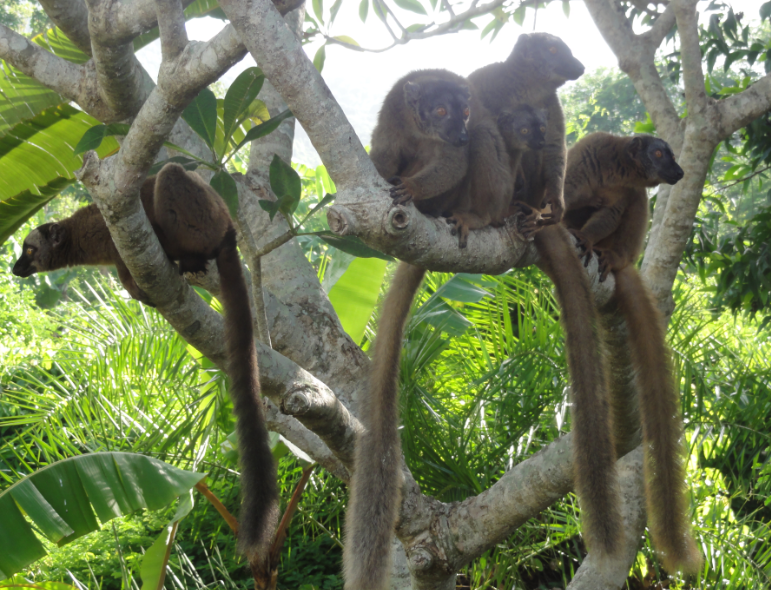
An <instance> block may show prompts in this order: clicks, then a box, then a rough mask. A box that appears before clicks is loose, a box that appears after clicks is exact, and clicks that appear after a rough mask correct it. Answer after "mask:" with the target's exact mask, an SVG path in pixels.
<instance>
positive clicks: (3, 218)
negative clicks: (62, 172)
mask: <svg viewBox="0 0 771 590" xmlns="http://www.w3.org/2000/svg"><path fill="white" fill-rule="evenodd" d="M74 182H75V179H74V178H61V177H57V178H55V179H54V180H52V181H51V182H50V183H49V184H47V185H45V186H39V187H36V189H37V192H35V193H33V192H32V191H29V190H26V191H23V192H21V193H19V194H18V195H15V196H13V197H11V198H10V199H6V200H5V201H2V202H0V244H2V243H3V242H5V241H6V240H7V239H8V238H10V237H11V236H12V235H13V234H14V233H15V232H16V230H17V229H19V228H20V227H21V226H22V225H23V224H24V222H25V221H27V219H29V218H30V217H32V216H33V215H34V214H35V213H37V212H38V211H40V209H41V208H42V207H43V205H45V204H46V203H48V201H50V200H51V199H53V198H54V197H55V196H56V195H58V194H59V193H60V192H62V191H63V190H64V189H65V188H67V187H68V186H70V185H71V184H73V183H74Z"/></svg>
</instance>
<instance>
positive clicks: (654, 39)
mask: <svg viewBox="0 0 771 590" xmlns="http://www.w3.org/2000/svg"><path fill="white" fill-rule="evenodd" d="M675 20H676V19H675V11H674V9H673V8H672V4H671V3H670V4H668V5H667V7H666V8H665V9H664V12H662V13H661V14H660V15H659V17H658V18H657V19H656V21H655V22H654V23H653V25H651V28H650V29H648V30H647V31H645V32H644V33H642V34H640V39H641V40H642V41H643V42H645V44H646V45H648V46H650V47H658V46H659V45H661V44H662V43H663V42H664V39H666V38H667V35H668V34H669V32H670V31H671V30H672V27H673V26H675Z"/></svg>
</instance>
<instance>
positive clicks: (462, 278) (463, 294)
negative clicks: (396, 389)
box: [436, 273, 493, 303]
mask: <svg viewBox="0 0 771 590" xmlns="http://www.w3.org/2000/svg"><path fill="white" fill-rule="evenodd" d="M472 277H474V275H467V274H465V273H459V274H456V275H455V276H454V277H452V278H451V279H450V280H449V281H447V282H446V283H445V284H444V285H442V286H441V287H439V288H438V289H437V290H436V295H437V296H438V297H441V298H443V299H449V300H451V301H460V302H462V303H479V302H480V301H482V299H484V298H485V297H492V296H493V294H492V293H490V292H489V291H486V290H485V289H483V288H481V287H479V286H478V285H475V284H474V283H472V282H470V281H469V278H472Z"/></svg>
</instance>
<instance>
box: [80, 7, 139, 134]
mask: <svg viewBox="0 0 771 590" xmlns="http://www.w3.org/2000/svg"><path fill="white" fill-rule="evenodd" d="M111 4H113V2H112V1H111V0H86V5H87V6H88V12H89V15H98V14H99V13H100V12H102V11H104V10H105V9H106V8H107V7H109V6H110V5H111ZM97 27H98V25H97V24H96V21H95V20H91V19H90V18H89V23H88V28H89V33H90V34H91V49H92V57H93V61H94V65H95V66H96V78H97V81H98V83H99V91H100V93H101V96H102V98H103V99H104V102H105V103H106V104H107V105H108V106H109V108H110V109H111V110H112V111H114V112H115V115H116V117H117V119H118V120H122V119H126V118H129V117H133V116H134V115H135V114H136V113H137V112H138V111H139V108H140V107H141V106H142V103H143V102H144V101H145V98H146V97H147V95H146V94H145V92H144V86H143V85H142V84H141V80H142V73H143V70H142V66H141V65H140V64H139V61H138V60H137V58H136V56H135V55H134V46H133V45H132V44H131V42H128V43H124V44H123V45H117V44H110V45H102V44H101V43H99V32H100V30H99V29H98V28H97Z"/></svg>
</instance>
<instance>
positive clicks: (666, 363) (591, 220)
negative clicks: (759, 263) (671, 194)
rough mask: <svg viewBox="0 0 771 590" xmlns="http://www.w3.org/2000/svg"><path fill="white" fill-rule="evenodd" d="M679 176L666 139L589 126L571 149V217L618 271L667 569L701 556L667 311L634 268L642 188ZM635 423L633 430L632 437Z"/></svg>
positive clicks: (692, 567)
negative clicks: (597, 130) (669, 347)
mask: <svg viewBox="0 0 771 590" xmlns="http://www.w3.org/2000/svg"><path fill="white" fill-rule="evenodd" d="M682 176H683V171H682V169H681V168H680V166H678V165H677V163H676V162H675V160H674V156H673V155H672V151H671V149H670V147H669V145H667V144H666V142H664V141H663V140H660V139H656V138H653V137H650V136H637V137H616V136H613V135H610V134H607V133H595V134H592V135H589V136H587V137H586V138H584V139H582V140H581V141H579V142H578V143H577V144H576V145H575V146H574V147H573V148H571V150H570V152H569V153H568V166H567V173H566V178H565V205H566V209H567V210H566V215H565V224H566V225H567V226H568V227H569V228H570V229H571V231H573V232H574V233H575V235H576V236H577V237H578V238H579V241H580V242H581V243H582V244H583V246H584V247H585V248H586V257H587V259H588V258H589V257H591V256H592V253H595V254H597V256H598V258H599V259H600V266H601V269H602V276H601V278H604V276H605V275H606V274H607V273H608V272H613V274H614V276H615V278H616V292H615V297H614V299H615V305H616V306H617V307H618V309H619V310H620V311H621V314H622V315H623V317H624V320H625V322H626V326H627V338H628V341H627V346H628V348H629V354H630V356H631V363H632V366H633V367H634V370H635V376H636V390H637V392H638V397H639V416H640V419H641V421H642V438H643V443H644V445H645V481H646V501H647V507H648V515H649V522H650V530H651V536H652V537H653V542H654V545H655V546H656V548H657V550H658V551H659V554H660V555H661V557H662V559H663V561H664V565H665V567H666V568H667V569H670V570H672V571H674V570H676V569H683V570H685V571H687V572H692V573H693V572H696V571H697V570H698V569H699V567H700V564H701V558H700V556H699V552H698V549H697V547H696V544H695V542H694V540H693V537H692V536H691V531H690V524H689V522H688V517H687V513H688V500H687V494H686V491H687V490H686V486H685V466H684V462H683V447H682V441H681V438H682V434H683V433H682V423H681V420H680V417H679V413H680V412H679V409H680V407H679V406H680V403H679V400H678V395H677V388H676V385H675V383H674V379H673V375H672V372H673V370H672V363H671V359H670V356H669V354H668V353H667V350H666V344H665V339H664V322H663V319H662V317H661V314H660V313H659V311H658V309H657V307H656V305H655V303H654V301H653V297H652V296H651V294H650V292H649V291H648V289H647V288H646V286H645V284H644V283H643V281H642V277H641V276H640V273H639V272H638V271H637V269H636V268H635V267H634V263H635V261H636V260H637V258H638V257H639V255H640V252H641V250H642V246H643V240H644V237H645V231H646V230H647V227H648V199H647V195H646V192H645V187H650V186H656V185H658V184H660V183H661V182H667V183H669V184H674V183H676V182H677V181H678V180H679V179H680V178H682ZM622 354H624V355H625V354H626V351H622ZM617 389H618V390H620V391H623V390H624V389H625V387H624V384H623V383H621V384H619V386H618V387H615V386H614V387H613V391H614V393H615V391H616V390H617ZM632 405H634V404H632ZM623 407H624V403H622V402H617V403H614V408H623ZM628 418H629V417H628V416H625V415H622V416H619V419H620V420H626V421H628ZM635 431H636V428H634V429H632V432H631V434H627V438H635V436H634V432H635ZM619 442H621V441H619Z"/></svg>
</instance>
